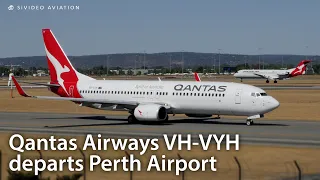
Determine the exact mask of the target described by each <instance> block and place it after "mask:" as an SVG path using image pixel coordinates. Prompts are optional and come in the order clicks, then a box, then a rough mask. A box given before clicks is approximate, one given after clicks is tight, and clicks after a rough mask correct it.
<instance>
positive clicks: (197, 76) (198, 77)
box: [194, 72, 201, 81]
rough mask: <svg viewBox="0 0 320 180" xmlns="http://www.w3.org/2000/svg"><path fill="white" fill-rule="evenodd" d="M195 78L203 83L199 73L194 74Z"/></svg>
mask: <svg viewBox="0 0 320 180" xmlns="http://www.w3.org/2000/svg"><path fill="white" fill-rule="evenodd" d="M194 78H195V79H196V81H201V79H200V76H199V74H198V73H197V72H194Z"/></svg>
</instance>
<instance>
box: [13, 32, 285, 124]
mask: <svg viewBox="0 0 320 180" xmlns="http://www.w3.org/2000/svg"><path fill="white" fill-rule="evenodd" d="M42 35H43V39H44V47H45V51H46V56H47V61H48V67H49V71H50V78H51V81H50V83H48V84H42V85H45V86H48V87H49V89H50V90H51V91H52V92H53V93H55V94H57V95H59V96H60V97H55V96H30V95H28V94H27V93H26V92H25V91H24V90H23V89H22V88H21V86H20V85H19V84H18V82H17V80H16V79H15V77H14V76H13V77H12V80H13V81H14V83H15V86H16V88H17V90H18V92H19V94H20V95H22V96H24V97H28V98H38V99H48V100H66V101H72V102H75V103H77V104H79V105H80V106H86V107H91V108H96V109H101V110H124V111H128V112H129V113H130V115H129V117H128V122H129V123H135V122H138V121H159V122H166V121H168V117H169V116H168V114H173V115H175V114H186V115H187V116H189V117H211V116H212V115H233V116H246V117H247V125H251V124H252V123H253V119H257V118H261V117H263V116H264V114H265V113H268V112H270V111H272V110H274V109H276V108H277V107H278V106H279V102H278V101H277V100H276V99H275V98H273V97H271V96H269V95H268V94H267V93H266V92H265V91H264V90H262V89H260V88H258V87H255V86H251V85H246V84H240V83H230V82H195V81H193V82H192V81H154V80H96V79H93V78H91V77H88V76H86V75H84V74H81V73H79V72H78V71H77V70H76V69H75V68H74V67H73V66H72V64H71V63H70V61H69V59H68V57H67V56H66V54H65V53H64V51H63V49H62V48H61V46H60V45H59V43H58V41H57V40H56V38H55V36H54V34H53V33H52V31H51V30H50V29H43V30H42Z"/></svg>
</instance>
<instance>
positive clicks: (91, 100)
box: [12, 76, 171, 109]
mask: <svg viewBox="0 0 320 180" xmlns="http://www.w3.org/2000/svg"><path fill="white" fill-rule="evenodd" d="M12 80H13V82H14V84H15V86H16V88H17V90H18V92H19V94H20V95H21V96H24V97H28V98H36V99H48V100H64V101H73V102H77V103H92V104H93V103H101V104H113V105H125V106H129V107H131V108H134V107H136V106H138V105H139V104H148V102H144V103H141V102H137V101H118V100H108V99H98V98H97V99H95V98H73V97H55V96H30V95H28V94H27V93H26V92H25V91H24V90H23V89H22V87H21V86H20V84H19V83H18V81H17V80H16V79H15V78H14V77H13V76H12ZM150 103H152V104H161V105H164V106H165V108H166V109H170V108H171V107H170V106H169V105H167V104H166V103H155V102H150Z"/></svg>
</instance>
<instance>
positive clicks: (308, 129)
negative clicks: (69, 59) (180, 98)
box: [0, 112, 320, 148]
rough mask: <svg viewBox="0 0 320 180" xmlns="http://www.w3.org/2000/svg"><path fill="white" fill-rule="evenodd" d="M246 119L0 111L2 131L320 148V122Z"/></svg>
mask: <svg viewBox="0 0 320 180" xmlns="http://www.w3.org/2000/svg"><path fill="white" fill-rule="evenodd" d="M245 122H246V118H245V117H243V119H238V120H235V119H224V118H223V117H222V118H221V119H213V118H212V119H207V118H206V119H204V118H177V117H174V118H171V119H170V120H169V122H168V123H164V124H156V123H140V124H128V123H127V117H126V116H108V115H105V114H102V115H79V114H49V113H7V112H2V113H1V112H0V131H1V132H11V133H40V134H56V135H72V136H80V135H81V136H82V135H86V134H102V135H103V136H107V137H114V138H131V137H135V138H156V137H157V138H161V137H163V134H168V136H172V135H173V134H182V135H184V136H185V135H186V134H192V138H193V140H199V134H202V135H204V137H205V138H206V137H207V135H208V134H218V135H221V134H230V136H231V139H234V135H235V134H239V137H240V144H264V145H266V144H267V145H282V146H302V147H318V148H320V121H319V122H317V121H303V120H301V121H295V120H263V119H257V120H255V121H254V122H255V123H254V124H253V125H251V126H246V123H245Z"/></svg>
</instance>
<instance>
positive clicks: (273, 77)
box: [254, 73, 280, 80]
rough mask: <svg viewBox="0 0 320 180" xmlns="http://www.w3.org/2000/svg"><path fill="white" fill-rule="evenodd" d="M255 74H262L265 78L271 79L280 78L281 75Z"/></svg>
mask: <svg viewBox="0 0 320 180" xmlns="http://www.w3.org/2000/svg"><path fill="white" fill-rule="evenodd" d="M254 74H255V75H257V76H260V77H262V78H265V79H270V80H275V79H279V78H280V77H279V75H277V74H259V73H254Z"/></svg>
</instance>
